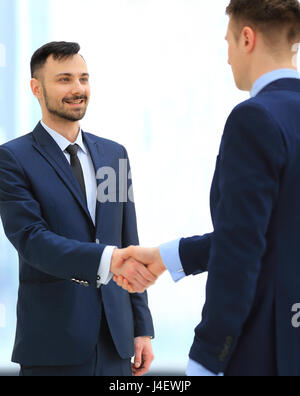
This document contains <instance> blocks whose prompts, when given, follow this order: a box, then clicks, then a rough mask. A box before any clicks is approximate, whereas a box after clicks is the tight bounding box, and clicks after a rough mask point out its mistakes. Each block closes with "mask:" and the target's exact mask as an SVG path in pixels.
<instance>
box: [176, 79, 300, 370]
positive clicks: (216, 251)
mask: <svg viewBox="0 0 300 396" xmlns="http://www.w3.org/2000/svg"><path fill="white" fill-rule="evenodd" d="M211 213H212V220H213V225H214V232H213V233H211V234H207V235H204V236H202V237H193V238H187V239H183V240H182V241H181V243H180V256H181V260H182V263H183V267H184V270H185V272H186V274H187V275H190V274H197V273H199V272H203V271H208V281H207V290H206V304H205V307H204V310H203V319H202V322H201V323H200V325H199V326H198V327H197V329H196V336H195V341H194V344H193V347H192V350H191V354H190V356H191V358H192V359H194V360H196V361H198V362H199V363H201V364H202V365H204V366H205V367H206V368H208V369H210V370H211V371H213V372H215V373H219V372H225V374H227V375H282V376H285V375H289V376H299V375H300V329H299V328H295V327H293V326H292V317H293V315H295V314H293V313H292V307H293V305H294V304H295V303H300V239H299V232H300V81H299V80H296V79H281V80H278V81H276V82H274V83H272V84H270V85H268V86H267V87H266V88H265V89H264V90H263V91H261V92H260V93H259V94H258V96H256V97H255V98H252V99H250V100H248V101H246V102H244V103H242V104H240V105H239V106H237V107H236V108H235V109H234V110H233V112H232V114H231V115H230V117H229V119H228V121H227V124H226V127H225V131H224V135H223V137H222V142H221V148H220V154H219V156H218V160H217V165H216V171H215V175H214V179H213V183H212V189H211Z"/></svg>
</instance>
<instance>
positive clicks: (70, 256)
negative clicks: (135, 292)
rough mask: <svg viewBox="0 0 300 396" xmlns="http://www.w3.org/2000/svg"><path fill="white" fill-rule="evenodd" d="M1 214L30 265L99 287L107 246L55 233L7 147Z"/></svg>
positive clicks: (0, 177)
mask: <svg viewBox="0 0 300 396" xmlns="http://www.w3.org/2000/svg"><path fill="white" fill-rule="evenodd" d="M0 215H1V219H2V223H3V227H4V231H5V234H6V236H7V238H8V239H9V240H10V242H11V243H12V244H13V246H14V247H15V248H16V250H17V251H18V253H19V255H20V256H21V257H22V258H23V259H24V260H25V261H26V262H27V263H28V264H29V265H30V266H32V267H33V268H35V269H37V270H38V271H41V272H43V273H46V274H48V275H51V276H54V277H56V278H59V279H65V280H70V281H71V280H72V279H78V280H82V281H84V282H88V284H89V285H91V286H93V287H97V272H98V267H99V262H100V259H101V256H102V252H103V250H104V248H105V246H103V245H97V244H93V243H81V242H78V241H75V240H71V239H67V238H64V237H62V236H59V235H56V234H55V233H53V232H51V231H50V230H49V227H48V224H47V223H46V221H45V220H44V219H43V216H42V213H41V208H40V205H39V203H38V201H37V200H36V199H35V198H34V196H33V194H32V192H31V190H30V181H29V180H28V178H27V176H26V174H25V173H24V171H23V169H22V167H21V166H20V165H19V163H18V160H17V159H16V158H15V156H14V154H13V153H12V152H11V150H10V149H8V148H7V147H5V146H2V147H0Z"/></svg>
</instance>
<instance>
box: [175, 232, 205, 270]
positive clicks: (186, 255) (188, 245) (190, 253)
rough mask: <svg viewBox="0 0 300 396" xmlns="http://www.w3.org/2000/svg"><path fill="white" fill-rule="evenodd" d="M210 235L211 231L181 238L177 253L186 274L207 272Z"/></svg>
mask: <svg viewBox="0 0 300 396" xmlns="http://www.w3.org/2000/svg"><path fill="white" fill-rule="evenodd" d="M212 236H213V233H211V234H205V235H202V236H194V237H191V238H183V239H181V241H180V244H179V255H180V260H181V264H182V267H183V269H184V273H185V274H186V275H187V276H189V275H198V274H201V273H203V272H207V265H208V260H209V254H210V247H211V240H212Z"/></svg>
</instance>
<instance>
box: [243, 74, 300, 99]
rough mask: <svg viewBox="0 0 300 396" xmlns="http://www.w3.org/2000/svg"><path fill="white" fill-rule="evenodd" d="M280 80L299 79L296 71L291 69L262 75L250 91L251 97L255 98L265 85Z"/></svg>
mask: <svg viewBox="0 0 300 396" xmlns="http://www.w3.org/2000/svg"><path fill="white" fill-rule="evenodd" d="M282 78H297V79H300V74H299V72H298V71H297V70H293V69H278V70H274V71H271V72H269V73H266V74H264V75H263V76H261V77H260V78H259V79H258V80H256V81H255V83H254V84H253V87H252V89H251V92H250V94H251V97H252V98H253V97H254V96H256V95H257V94H258V93H259V92H260V91H262V90H263V89H264V88H265V87H266V86H267V85H269V84H271V83H272V82H274V81H277V80H280V79H282Z"/></svg>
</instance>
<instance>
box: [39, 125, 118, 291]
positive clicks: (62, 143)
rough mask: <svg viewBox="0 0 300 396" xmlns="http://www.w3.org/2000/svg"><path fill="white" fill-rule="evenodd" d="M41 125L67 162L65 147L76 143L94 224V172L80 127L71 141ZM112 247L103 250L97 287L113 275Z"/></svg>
mask: <svg viewBox="0 0 300 396" xmlns="http://www.w3.org/2000/svg"><path fill="white" fill-rule="evenodd" d="M41 125H42V126H43V128H44V129H45V130H46V131H47V132H48V133H49V135H50V136H51V137H52V139H53V140H54V141H55V142H56V144H57V145H58V146H59V148H60V149H61V151H62V152H63V153H64V155H65V157H66V159H67V160H68V162H69V164H70V163H71V159H70V154H68V153H67V152H66V149H67V148H68V147H69V145H70V144H77V145H78V146H79V149H78V154H77V155H78V159H79V161H80V163H81V167H82V171H83V176H84V183H85V188H86V198H87V205H88V210H89V212H90V215H91V218H92V220H93V223H94V225H96V206H97V179H96V172H95V168H94V164H93V161H92V158H91V155H90V153H89V150H88V149H87V147H86V146H85V144H84V143H83V139H82V131H81V129H80V131H79V134H78V137H77V139H76V142H75V143H71V142H69V140H68V139H66V138H65V137H64V136H62V135H61V134H60V133H58V132H56V131H54V130H53V129H51V128H49V127H48V126H47V125H46V124H45V123H43V121H41ZM114 249H115V246H107V247H106V248H105V249H104V251H103V254H102V257H101V260H100V265H99V271H98V281H97V284H98V287H100V286H101V285H107V284H108V283H109V281H110V280H111V279H112V277H113V274H112V273H111V272H110V264H111V257H112V253H113V251H114Z"/></svg>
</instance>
